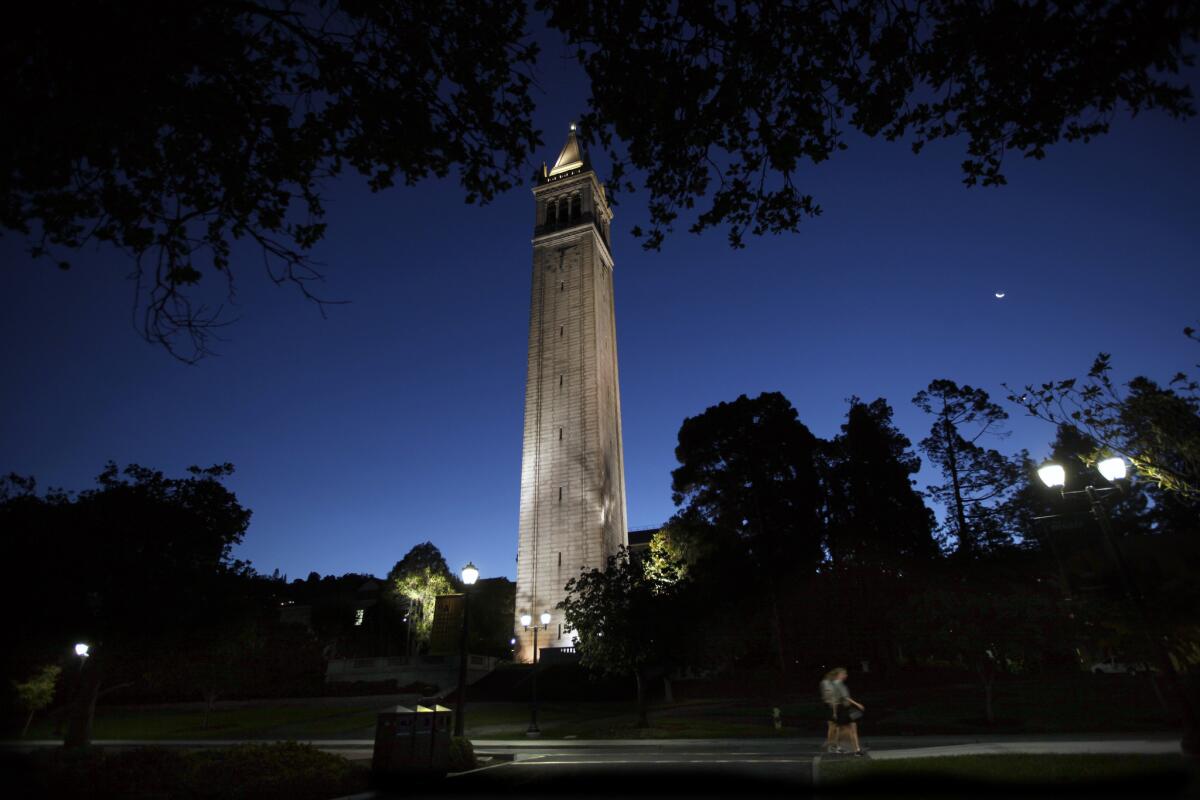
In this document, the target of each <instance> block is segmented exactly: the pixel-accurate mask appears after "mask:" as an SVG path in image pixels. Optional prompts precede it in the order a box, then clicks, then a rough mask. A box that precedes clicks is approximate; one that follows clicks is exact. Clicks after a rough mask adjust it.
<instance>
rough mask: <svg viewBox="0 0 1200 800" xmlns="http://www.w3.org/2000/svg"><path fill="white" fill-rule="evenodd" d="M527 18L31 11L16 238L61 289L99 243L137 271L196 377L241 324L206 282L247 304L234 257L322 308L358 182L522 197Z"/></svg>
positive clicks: (20, 59)
mask: <svg viewBox="0 0 1200 800" xmlns="http://www.w3.org/2000/svg"><path fill="white" fill-rule="evenodd" d="M525 14H526V9H525V4H524V2H523V1H522V0H449V1H448V2H444V1H443V0H437V1H436V2H434V0H403V2H391V3H358V2H323V1H320V0H248V2H237V3H204V2H191V1H185V2H170V3H154V2H140V1H139V0H125V1H124V2H115V3H104V4H100V5H97V4H95V3H87V2H74V1H73V0H58V2H46V3H40V4H25V5H22V6H21V7H20V8H14V9H12V13H11V15H10V17H9V19H8V22H7V24H6V25H5V26H4V30H5V32H4V34H3V48H2V50H0V52H3V62H2V63H3V67H4V68H3V69H2V70H0V76H2V77H0V101H2V105H3V108H4V109H5V115H6V116H7V117H8V119H9V120H11V121H12V122H13V123H14V124H9V125H5V126H4V133H3V146H2V147H0V152H3V154H4V155H3V156H0V159H2V160H0V227H3V228H7V229H9V230H11V231H17V232H20V233H22V234H27V235H28V236H29V237H30V240H31V242H32V251H33V254H34V255H35V256H38V257H45V258H49V259H52V260H53V261H54V262H55V263H57V264H58V265H59V266H60V267H62V268H64V269H65V268H68V267H69V266H70V264H71V261H72V260H73V259H74V258H75V256H74V255H73V253H72V251H74V250H77V249H79V248H81V247H83V246H84V245H87V244H90V243H97V242H98V243H105V244H111V245H114V246H116V247H118V248H120V249H121V250H123V251H125V252H127V253H128V254H129V255H130V256H131V257H132V258H133V259H134V261H135V262H136V264H137V272H136V275H137V278H138V297H137V299H138V303H139V306H138V311H139V319H138V326H139V327H140V330H141V332H142V334H143V335H144V336H145V337H146V338H147V339H148V340H150V341H152V342H157V343H159V344H162V345H164V346H165V347H166V348H167V349H168V350H170V351H171V352H172V353H174V354H175V355H177V356H178V357H180V358H183V359H185V360H194V359H196V358H198V357H200V356H202V355H204V354H205V353H206V352H207V350H208V342H209V337H210V335H211V332H212V329H213V328H214V327H215V326H218V325H220V324H222V322H223V320H222V318H221V316H220V312H221V309H220V308H215V309H214V308H212V307H210V306H206V305H204V304H203V298H204V297H205V296H206V295H205V294H204V293H202V292H198V290H197V284H199V283H200V282H201V281H202V280H203V281H204V282H205V283H206V284H210V283H213V282H214V281H217V282H219V283H221V284H227V285H228V290H229V292H230V293H232V288H233V280H234V270H233V260H232V255H233V251H232V246H233V243H234V242H235V241H237V240H247V241H248V242H249V243H252V244H253V245H254V246H255V247H257V248H258V249H259V250H260V251H261V253H262V255H263V258H264V261H265V265H266V270H267V273H268V275H269V276H270V278H271V279H272V280H274V281H275V282H277V283H289V284H292V285H295V286H296V287H298V288H299V289H300V291H302V292H303V293H304V294H305V295H306V296H308V297H310V298H312V299H317V295H315V294H314V292H313V289H312V288H311V287H312V286H313V283H314V281H316V280H318V279H319V278H320V274H319V273H318V272H317V271H316V270H315V269H314V268H313V265H312V263H311V262H310V260H309V258H308V256H307V253H308V251H309V249H310V248H311V247H312V246H313V244H315V243H316V242H317V241H319V240H320V239H321V237H322V236H323V235H324V233H325V223H324V222H323V217H324V207H323V203H322V193H323V183H324V182H325V181H328V180H329V179H331V178H333V177H335V176H337V175H338V174H340V173H342V172H343V171H345V170H347V169H353V170H354V171H356V172H358V173H359V174H361V175H362V176H364V177H365V178H366V179H367V181H368V183H369V184H370V186H371V188H372V189H373V190H378V189H383V188H385V187H388V186H391V185H393V184H394V183H395V182H397V181H400V182H403V183H405V184H409V185H411V184H414V183H416V182H417V181H419V180H421V179H422V178H426V177H430V176H437V177H444V176H446V175H448V174H450V173H451V172H454V173H456V174H457V177H458V180H459V182H460V183H461V184H462V186H463V190H464V192H465V193H466V196H467V201H468V202H474V201H476V200H479V201H486V200H490V199H491V198H493V197H494V196H495V195H496V193H497V192H500V191H503V190H504V189H507V188H509V187H511V186H513V185H515V184H516V183H517V182H518V181H519V180H521V178H522V177H523V173H524V169H523V167H524V165H525V163H526V160H527V158H528V156H529V153H530V152H531V151H532V150H533V148H534V147H535V146H536V145H538V144H540V142H541V139H540V137H539V135H538V133H537V132H536V131H535V130H534V128H533V126H532V122H531V119H530V115H531V112H532V108H533V104H532V100H531V99H530V96H529V86H530V77H529V76H528V74H526V72H527V68H528V67H529V65H530V64H531V63H532V61H533V59H534V57H535V54H536V47H535V46H533V45H531V44H529V43H526V42H525V41H524V36H525ZM208 296H211V293H210V294H209V295H208ZM217 297H218V299H219V297H220V295H219V294H218V295H217Z"/></svg>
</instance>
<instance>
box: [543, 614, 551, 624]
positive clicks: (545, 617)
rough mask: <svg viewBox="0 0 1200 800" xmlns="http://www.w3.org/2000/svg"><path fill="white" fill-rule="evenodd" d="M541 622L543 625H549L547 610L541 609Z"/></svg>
mask: <svg viewBox="0 0 1200 800" xmlns="http://www.w3.org/2000/svg"><path fill="white" fill-rule="evenodd" d="M542 624H543V625H549V624H550V612H549V611H543V612H542Z"/></svg>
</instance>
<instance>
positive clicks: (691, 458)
mask: <svg viewBox="0 0 1200 800" xmlns="http://www.w3.org/2000/svg"><path fill="white" fill-rule="evenodd" d="M816 450H817V438H816V437H815V436H813V435H812V433H811V432H810V431H809V430H808V428H807V427H806V426H805V425H804V424H803V423H802V422H800V420H799V418H798V416H797V414H796V409H795V408H793V407H792V404H791V403H790V402H788V399H787V398H786V397H784V396H783V395H782V394H780V393H779V392H764V393H763V394H760V395H759V396H758V397H756V398H754V399H750V398H748V397H746V396H745V395H742V396H740V397H738V398H737V399H736V400H734V401H733V402H731V403H718V404H717V405H715V406H712V407H710V408H708V409H706V410H705V411H704V413H702V414H699V415H697V416H695V417H689V418H688V419H685V420H684V421H683V424H682V425H681V426H680V428H679V444H678V446H677V447H676V448H675V458H676V459H677V460H678V461H679V466H678V467H677V468H676V469H675V470H674V471H673V472H672V473H671V491H672V498H673V500H674V501H675V504H676V505H678V506H684V507H685V509H686V511H687V513H689V514H691V515H693V516H694V517H695V518H697V519H702V520H704V521H706V522H707V523H708V524H710V525H712V526H713V527H715V528H717V529H720V530H722V531H725V532H728V533H732V534H736V535H737V537H738V538H740V539H742V540H743V542H744V544H745V545H746V547H747V550H748V552H749V554H750V557H751V559H752V561H753V563H754V564H755V565H756V566H757V567H758V569H760V570H762V571H763V574H764V575H766V576H768V577H771V576H775V575H776V574H780V575H783V574H785V573H793V572H795V571H797V570H798V569H800V568H801V566H800V565H802V564H815V563H816V562H817V560H818V559H819V557H820V540H821V530H820V529H821V525H820V516H819V508H820V504H821V499H820V491H821V490H820V484H819V481H818V477H817V470H816V466H815V461H814V460H815V457H816Z"/></svg>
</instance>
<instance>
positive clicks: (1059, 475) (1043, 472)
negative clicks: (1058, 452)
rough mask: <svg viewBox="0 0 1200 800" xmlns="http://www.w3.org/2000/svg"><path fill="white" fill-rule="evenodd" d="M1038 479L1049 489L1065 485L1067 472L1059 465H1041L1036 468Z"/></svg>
mask: <svg viewBox="0 0 1200 800" xmlns="http://www.w3.org/2000/svg"><path fill="white" fill-rule="evenodd" d="M1038 477H1039V478H1041V479H1042V483H1044V484H1046V485H1047V486H1049V487H1050V488H1051V489H1054V488H1057V487H1060V486H1066V485H1067V471H1066V470H1065V469H1063V468H1062V466H1061V465H1059V464H1043V465H1042V466H1040V467H1038Z"/></svg>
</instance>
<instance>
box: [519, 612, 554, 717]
mask: <svg viewBox="0 0 1200 800" xmlns="http://www.w3.org/2000/svg"><path fill="white" fill-rule="evenodd" d="M541 623H542V624H541V625H534V624H533V617H531V616H529V615H528V614H522V615H521V624H522V625H524V626H525V630H529V629H530V628H532V629H533V680H532V684H533V697H532V700H531V702H530V705H529V729H528V730H526V731H525V735H526V736H541V735H542V731H541V729H540V728H538V724H537V706H538V700H537V675H538V643H537V640H538V631H539V630H543V631H544V630H546V628H548V627H550V612H549V611H543V612H542V616H541Z"/></svg>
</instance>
